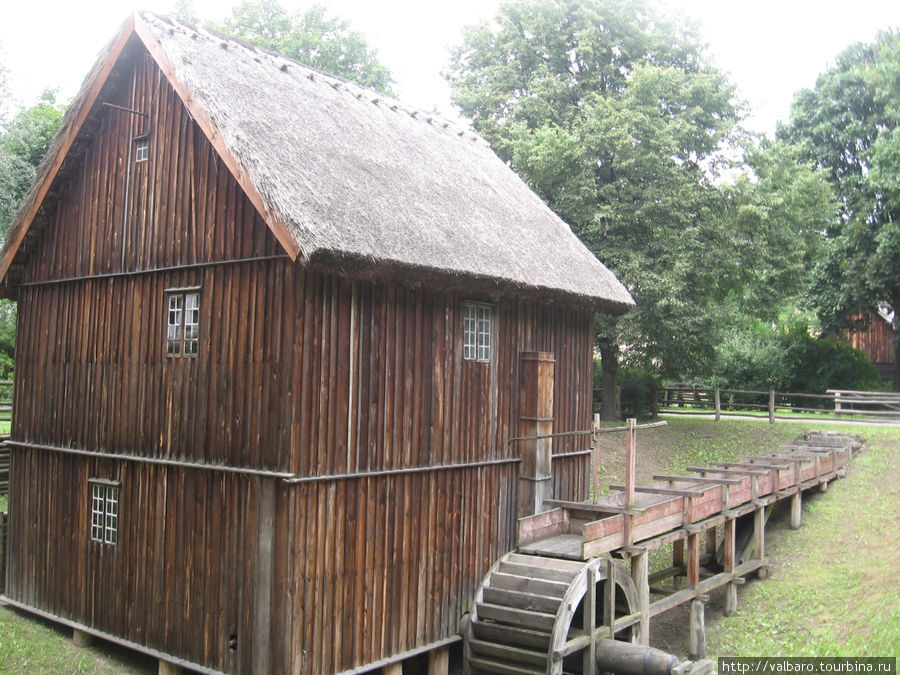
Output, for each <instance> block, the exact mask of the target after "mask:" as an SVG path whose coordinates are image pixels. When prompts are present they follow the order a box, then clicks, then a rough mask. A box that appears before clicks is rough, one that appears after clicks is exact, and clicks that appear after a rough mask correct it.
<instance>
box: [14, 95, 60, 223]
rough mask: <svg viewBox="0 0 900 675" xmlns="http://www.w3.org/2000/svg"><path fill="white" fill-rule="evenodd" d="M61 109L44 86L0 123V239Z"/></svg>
mask: <svg viewBox="0 0 900 675" xmlns="http://www.w3.org/2000/svg"><path fill="white" fill-rule="evenodd" d="M64 111H65V106H63V105H61V104H60V103H59V102H57V100H56V92H55V91H53V90H47V91H45V92H44V93H43V94H42V95H41V97H40V99H39V100H38V102H37V103H35V104H34V105H33V106H31V107H29V108H24V109H22V110H20V111H19V112H18V113H17V114H16V115H15V116H13V117H12V119H11V120H10V121H9V122H8V123H6V124H3V125H2V127H0V239H6V234H7V232H8V231H9V226H10V225H11V224H12V221H13V218H15V215H16V211H17V210H18V208H19V205H20V204H21V202H22V198H23V197H24V196H25V193H26V192H27V191H28V188H29V187H31V183H32V182H33V181H34V177H35V174H36V172H37V167H38V164H40V162H41V159H43V157H44V154H45V153H46V152H47V149H48V148H49V147H50V141H51V140H53V136H54V135H55V134H56V131H57V130H58V129H59V125H60V124H61V123H62V117H63V113H64Z"/></svg>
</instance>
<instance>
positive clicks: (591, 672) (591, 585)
mask: <svg viewBox="0 0 900 675" xmlns="http://www.w3.org/2000/svg"><path fill="white" fill-rule="evenodd" d="M581 606H582V607H583V608H584V622H583V623H582V627H583V628H584V634H585V635H590V636H591V643H590V644H589V645H588V646H587V648H586V649H585V650H584V653H583V654H582V664H581V672H582V673H585V675H595V673H596V672H597V636H596V635H595V634H594V629H595V628H596V627H597V566H596V565H588V569H587V590H586V591H585V594H584V601H583V602H582V603H581ZM429 675H431V674H430V673H429Z"/></svg>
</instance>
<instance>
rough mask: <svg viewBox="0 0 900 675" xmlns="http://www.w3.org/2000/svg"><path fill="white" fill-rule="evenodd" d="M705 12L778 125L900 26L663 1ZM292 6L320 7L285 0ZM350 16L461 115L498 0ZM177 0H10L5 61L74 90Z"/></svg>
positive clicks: (882, 0) (887, 14) (720, 3)
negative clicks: (134, 16) (452, 76)
mask: <svg viewBox="0 0 900 675" xmlns="http://www.w3.org/2000/svg"><path fill="white" fill-rule="evenodd" d="M660 2H662V3H663V4H665V5H667V6H669V7H670V8H671V9H672V11H675V12H681V13H685V14H687V15H689V16H692V17H694V18H695V19H696V20H698V21H699V22H700V24H701V31H702V34H703V37H704V40H705V41H706V42H707V44H708V45H709V50H710V54H711V56H712V59H713V61H714V63H715V64H716V65H718V66H719V67H720V68H722V69H723V70H725V71H726V72H728V73H729V74H730V76H731V79H732V81H733V82H734V83H735V84H737V85H738V87H739V91H740V94H741V95H742V97H743V98H744V99H745V100H747V101H748V103H749V105H750V109H751V111H752V115H751V118H750V119H749V120H748V122H747V124H748V126H749V127H750V128H752V129H753V130H755V131H759V132H762V133H768V134H772V133H773V132H774V129H775V123H776V120H784V119H786V118H787V115H788V112H789V110H790V104H791V100H792V98H793V94H794V92H795V91H797V90H798V89H801V88H804V87H811V86H813V85H814V84H815V79H816V76H817V75H818V74H819V73H821V72H822V71H824V70H825V69H827V68H828V66H829V65H830V64H831V63H833V60H834V57H835V56H836V55H837V54H838V53H839V52H840V51H842V50H843V49H844V48H845V47H846V46H848V45H849V44H851V43H853V42H857V41H871V40H873V39H874V38H875V36H876V35H877V33H878V31H879V30H885V29H888V28H898V27H900V0H853V1H852V2H851V1H850V0H843V1H842V2H837V1H835V0H660ZM234 4H236V2H235V1H234V0H195V1H194V7H195V9H196V12H197V14H198V15H199V16H200V17H201V18H215V19H221V18H223V17H224V16H225V15H227V14H228V12H229V10H230V7H231V6H232V5H234ZM281 4H282V5H283V6H284V7H286V8H289V9H296V8H299V7H305V6H308V4H311V3H307V2H300V1H299V0H282V2H281ZM320 4H325V5H327V6H328V7H330V8H331V10H332V13H333V14H335V15H337V16H341V17H343V18H345V19H347V20H349V21H350V23H351V24H352V26H353V27H354V29H356V30H358V31H360V32H362V33H363V34H364V35H365V36H366V39H367V41H368V43H369V44H370V45H371V46H372V47H374V48H375V49H376V50H377V51H378V56H379V59H380V60H381V62H382V63H384V64H385V65H386V66H387V67H388V68H389V69H390V70H391V73H392V74H393V77H394V80H395V81H396V85H395V90H396V92H397V93H398V95H399V98H400V99H401V100H403V101H404V102H406V103H407V104H409V105H412V106H416V107H420V108H424V109H426V110H429V111H430V110H432V109H437V110H439V111H442V112H444V113H445V114H449V113H450V112H451V106H450V103H449V93H448V89H447V86H446V84H445V83H444V81H443V79H442V78H441V76H440V72H441V70H443V69H444V68H445V67H446V64H447V60H448V48H449V47H450V46H452V45H455V44H457V43H459V41H460V40H461V35H462V27H463V26H465V25H469V24H472V23H478V22H480V21H484V20H488V19H489V18H490V17H491V16H493V15H494V13H495V12H496V9H497V6H498V4H499V2H498V0H451V2H444V1H443V0H442V1H440V2H438V1H434V0H419V1H415V0H380V1H379V0H320ZM174 5H175V0H81V1H76V0H2V7H0V63H2V64H3V65H4V66H5V67H6V69H7V71H9V72H8V74H9V78H10V81H11V84H12V86H13V92H14V95H15V96H16V98H17V99H18V101H17V102H18V103H19V104H20V105H21V104H30V103H32V102H33V101H34V99H35V98H36V97H37V95H38V94H39V93H40V92H41V91H42V90H43V89H45V88H48V87H57V88H59V89H60V92H61V95H62V97H63V98H65V99H66V100H68V98H70V97H71V96H72V95H73V94H74V93H75V92H76V91H77V89H78V86H79V85H80V83H81V80H82V79H83V78H84V76H85V75H86V74H87V72H88V70H89V69H90V67H91V65H92V64H93V62H94V59H95V58H96V56H97V53H98V52H99V51H100V49H101V48H102V47H103V46H104V45H105V44H106V43H107V42H108V41H109V40H110V39H111V38H112V37H113V36H114V35H115V33H116V31H117V30H118V29H119V27H120V26H121V24H122V22H123V21H124V20H125V18H126V17H127V16H128V15H129V13H131V12H133V11H134V10H136V9H149V10H151V11H154V12H159V13H167V12H170V11H172V7H173V6H174Z"/></svg>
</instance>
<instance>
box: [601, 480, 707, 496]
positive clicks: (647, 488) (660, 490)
mask: <svg viewBox="0 0 900 675" xmlns="http://www.w3.org/2000/svg"><path fill="white" fill-rule="evenodd" d="M609 489H610V490H624V489H625V486H624V485H616V484H614V483H610V485H609ZM634 491H635V492H641V493H646V494H657V495H669V496H672V497H702V496H703V490H682V489H678V488H664V487H654V486H653V485H636V486H635V488H634Z"/></svg>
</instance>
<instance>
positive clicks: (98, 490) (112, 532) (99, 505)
mask: <svg viewBox="0 0 900 675" xmlns="http://www.w3.org/2000/svg"><path fill="white" fill-rule="evenodd" d="M88 485H89V486H90V488H91V540H93V541H96V542H99V543H101V544H110V545H112V546H115V545H116V544H117V543H119V489H120V487H121V484H120V483H117V482H115V481H108V480H103V479H101V478H91V479H90V480H89V481H88Z"/></svg>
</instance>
